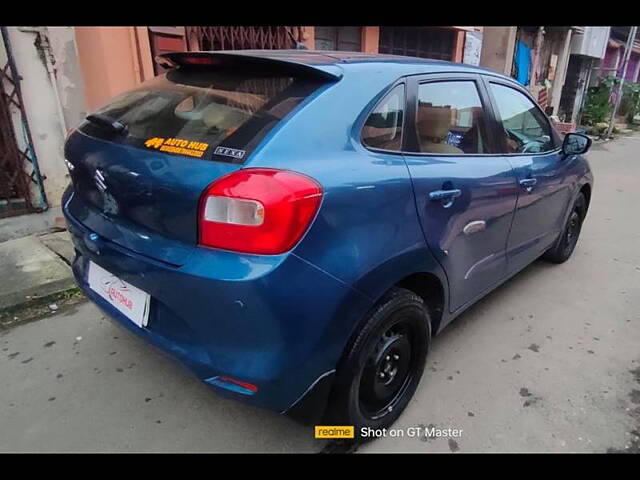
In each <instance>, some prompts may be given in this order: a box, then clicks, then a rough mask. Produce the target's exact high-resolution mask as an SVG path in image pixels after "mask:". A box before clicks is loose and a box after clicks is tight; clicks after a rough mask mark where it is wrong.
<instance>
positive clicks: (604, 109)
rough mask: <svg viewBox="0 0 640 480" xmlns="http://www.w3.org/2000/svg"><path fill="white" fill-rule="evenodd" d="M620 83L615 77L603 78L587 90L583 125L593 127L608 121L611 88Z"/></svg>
mask: <svg viewBox="0 0 640 480" xmlns="http://www.w3.org/2000/svg"><path fill="white" fill-rule="evenodd" d="M619 82H620V80H619V79H617V78H615V77H605V78H602V79H600V82H599V83H598V85H596V86H595V87H590V88H589V89H588V90H587V98H586V100H585V104H584V110H583V113H582V121H583V123H584V124H585V125H595V124H596V123H602V122H605V121H607V120H608V119H609V115H611V109H612V108H613V105H612V103H611V92H612V91H613V87H614V86H615V85H617V84H618V83H619Z"/></svg>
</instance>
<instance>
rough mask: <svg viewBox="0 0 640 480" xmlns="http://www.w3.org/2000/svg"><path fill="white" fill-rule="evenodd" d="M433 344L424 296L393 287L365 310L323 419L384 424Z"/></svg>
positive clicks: (393, 416) (397, 410) (400, 406)
mask: <svg viewBox="0 0 640 480" xmlns="http://www.w3.org/2000/svg"><path fill="white" fill-rule="evenodd" d="M430 343H431V318H430V316H429V311H428V309H427V307H426V305H425V303H424V301H423V300H422V298H420V297H419V296H418V295H416V294H415V293H413V292H411V291H409V290H406V289H404V288H393V289H392V290H391V291H390V292H389V293H388V294H386V295H385V296H384V298H382V299H381V300H380V301H379V302H378V303H377V304H376V306H375V307H374V308H373V309H372V310H371V311H370V312H369V313H368V314H367V316H366V318H365V319H364V322H363V326H362V328H361V329H360V330H359V332H358V333H357V334H356V335H355V338H354V339H353V340H352V342H351V343H350V345H349V346H348V347H347V351H346V352H345V354H344V355H343V358H342V359H341V361H340V364H339V365H338V368H337V372H336V381H335V384H334V388H333V390H332V393H331V396H330V401H329V405H328V409H327V415H326V416H325V420H326V421H327V422H330V423H329V424H332V425H353V426H354V427H355V438H356V439H358V438H359V432H360V429H361V428H362V427H370V428H372V429H380V428H386V427H389V426H390V425H392V424H393V422H395V421H396V420H397V418H398V417H399V416H400V414H401V413H402V411H403V410H404V409H405V407H406V406H407V404H408V403H409V401H410V400H411V398H412V397H413V394H414V393H415V391H416V388H417V387H418V383H419V382H420V378H421V377H422V373H423V371H424V366H425V361H426V357H427V353H428V351H429V346H430Z"/></svg>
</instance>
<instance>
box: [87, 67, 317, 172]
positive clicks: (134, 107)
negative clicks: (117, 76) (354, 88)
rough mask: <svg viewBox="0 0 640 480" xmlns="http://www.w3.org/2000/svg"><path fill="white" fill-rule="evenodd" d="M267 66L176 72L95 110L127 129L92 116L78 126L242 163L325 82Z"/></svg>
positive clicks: (176, 151)
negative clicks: (116, 130)
mask: <svg viewBox="0 0 640 480" xmlns="http://www.w3.org/2000/svg"><path fill="white" fill-rule="evenodd" d="M265 70H266V71H262V72H258V71H252V70H249V69H237V68H234V69H233V70H220V71H209V70H197V69H191V70H182V69H177V70H171V71H169V72H168V73H166V74H165V75H162V76H160V77H156V78H154V79H152V80H149V81H147V82H145V83H143V84H141V86H140V87H139V88H137V89H135V90H133V91H130V92H127V93H124V94H122V95H119V96H117V97H115V98H114V99H112V100H111V101H110V102H109V103H108V104H107V105H105V106H104V107H102V108H100V109H99V110H97V111H96V112H95V114H97V115H99V116H101V117H103V118H107V119H109V120H114V121H119V122H120V123H122V124H124V125H125V126H126V130H125V131H124V132H123V133H119V134H116V133H114V132H113V131H111V130H109V129H107V128H105V127H104V125H100V124H97V123H95V122H90V121H87V122H85V123H84V124H83V125H82V126H81V127H80V130H81V131H83V132H84V133H86V134H88V135H91V136H95V137H99V138H104V139H107V140H110V141H115V142H118V143H125V144H129V145H133V146H137V147H140V148H143V149H147V150H156V151H161V152H164V153H169V154H176V155H186V156H190V157H194V158H202V159H209V160H211V159H212V160H219V161H226V162H232V163H242V162H243V161H244V160H245V159H246V158H247V156H248V154H249V153H250V152H251V151H252V150H253V149H254V148H255V147H256V146H257V145H258V143H259V142H260V141H261V140H262V139H263V138H264V136H265V135H266V134H267V133H268V132H269V130H271V129H272V128H273V127H274V126H275V125H276V124H277V123H278V122H279V121H280V120H281V119H282V118H284V117H285V116H286V115H287V114H288V113H289V112H290V111H291V110H292V109H293V108H295V107H296V105H298V104H299V103H300V102H301V101H302V100H304V99H305V98H306V97H307V96H308V95H310V94H311V93H312V92H313V91H314V90H316V89H317V88H318V87H319V86H320V85H321V83H322V81H321V80H318V79H316V78H311V77H296V76H292V75H289V74H283V73H277V72H275V73H274V72H269V71H268V70H269V69H265ZM271 70H273V69H271Z"/></svg>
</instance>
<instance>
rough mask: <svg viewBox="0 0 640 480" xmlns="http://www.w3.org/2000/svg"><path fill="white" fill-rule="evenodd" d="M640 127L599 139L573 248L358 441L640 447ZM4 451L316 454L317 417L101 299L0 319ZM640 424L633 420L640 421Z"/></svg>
mask: <svg viewBox="0 0 640 480" xmlns="http://www.w3.org/2000/svg"><path fill="white" fill-rule="evenodd" d="M638 151H640V136H635V137H627V138H621V139H618V140H616V141H615V142H608V143H604V144H598V145H596V146H594V149H593V151H592V153H590V155H589V160H590V163H591V165H592V168H593V170H594V174H595V177H596V180H595V189H594V193H593V198H592V202H591V208H590V211H589V214H588V217H587V220H586V223H585V225H584V227H583V230H582V234H581V239H580V241H579V243H578V246H577V248H576V251H575V253H574V257H573V258H572V259H570V260H569V261H568V262H567V263H565V264H563V265H551V264H547V263H543V262H536V263H535V264H533V265H531V266H530V267H528V268H527V269H526V270H525V271H523V272H522V273H520V274H519V275H518V276H516V277H515V278H513V279H512V280H510V281H509V282H508V283H506V284H505V285H504V286H502V287H501V288H499V289H498V290H496V291H495V292H493V293H492V294H490V295H489V296H488V297H487V298H485V299H484V300H483V301H481V302H480V303H479V304H477V305H476V306H475V307H473V308H472V309H471V310H469V311H468V312H466V313H465V314H463V315H462V316H461V317H460V318H459V319H458V320H456V321H455V322H454V323H453V324H452V325H450V326H449V327H448V328H447V329H446V330H445V331H444V332H443V333H442V334H441V335H439V336H438V337H437V338H436V339H435V340H434V344H433V348H432V351H431V353H430V355H429V359H428V363H427V368H426V370H425V375H424V377H423V379H422V382H421V384H420V386H419V389H418V391H417V393H416V396H415V397H414V399H413V400H412V402H411V403H410V405H409V406H408V408H407V410H406V411H405V412H404V414H403V415H402V416H401V417H400V419H399V421H398V422H397V423H396V424H395V425H394V426H393V428H394V429H396V431H400V430H404V431H405V432H406V429H407V428H408V427H416V426H435V427H437V428H457V429H462V430H463V432H462V435H461V436H460V437H459V438H456V439H445V438H434V439H429V438H425V437H421V438H415V437H407V436H404V437H401V438H397V437H386V438H380V439H377V440H375V441H373V442H370V443H368V444H366V445H363V446H361V447H360V448H359V450H358V451H359V452H450V451H454V452H605V451H607V450H612V451H636V452H637V451H639V450H640V435H639V433H640V313H639V312H640V248H638V245H640V226H639V225H638V223H637V219H638V218H639V217H638V205H639V204H640V190H639V189H638V188H637V183H638V179H640V158H638V155H637V152H638ZM0 378H1V379H2V388H0V431H1V432H3V433H2V435H0V451H20V452H24V451H64V452H67V451H100V452H106V451H153V452H156V451H162V452H179V451H208V452H311V451H319V450H320V449H322V447H323V446H324V445H326V443H325V442H324V441H319V440H314V439H313V438H312V437H313V430H312V428H308V427H301V426H299V425H297V424H295V423H293V422H292V421H290V420H288V419H286V418H282V417H279V416H277V415H275V414H272V413H269V412H265V411H261V410H257V409H253V408H249V407H247V406H244V405H241V404H238V403H235V402H232V401H229V400H225V399H222V398H220V397H218V396H216V395H215V394H213V393H212V392H211V391H210V390H209V389H208V387H206V386H205V385H202V384H201V383H199V382H198V381H197V380H196V379H195V378H194V377H192V376H191V374H189V373H187V372H186V371H185V370H183V369H182V368H180V367H178V366H177V365H176V364H175V363H173V361H170V360H168V359H167V358H165V357H164V356H163V355H161V354H160V353H159V352H157V351H156V350H155V349H154V348H152V347H150V346H148V345H147V344H145V343H144V342H142V341H140V340H138V339H137V338H135V337H133V336H132V335H130V334H128V333H127V332H125V331H124V330H122V329H121V328H120V327H117V326H116V325H114V324H112V323H111V322H110V321H108V320H105V319H104V318H103V317H102V314H101V313H100V312H99V311H98V310H97V309H96V308H95V307H94V306H93V305H91V304H89V303H86V304H82V305H80V306H76V307H74V309H72V310H68V311H66V312H61V313H60V314H57V315H52V316H49V317H47V318H45V319H43V320H41V321H38V322H34V323H30V324H26V325H20V326H17V327H15V328H13V329H11V330H8V331H4V332H0ZM634 432H635V433H634Z"/></svg>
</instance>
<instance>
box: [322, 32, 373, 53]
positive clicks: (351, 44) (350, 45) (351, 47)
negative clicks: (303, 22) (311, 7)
mask: <svg viewBox="0 0 640 480" xmlns="http://www.w3.org/2000/svg"><path fill="white" fill-rule="evenodd" d="M315 48H316V50H339V51H343V52H360V51H362V27H315Z"/></svg>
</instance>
